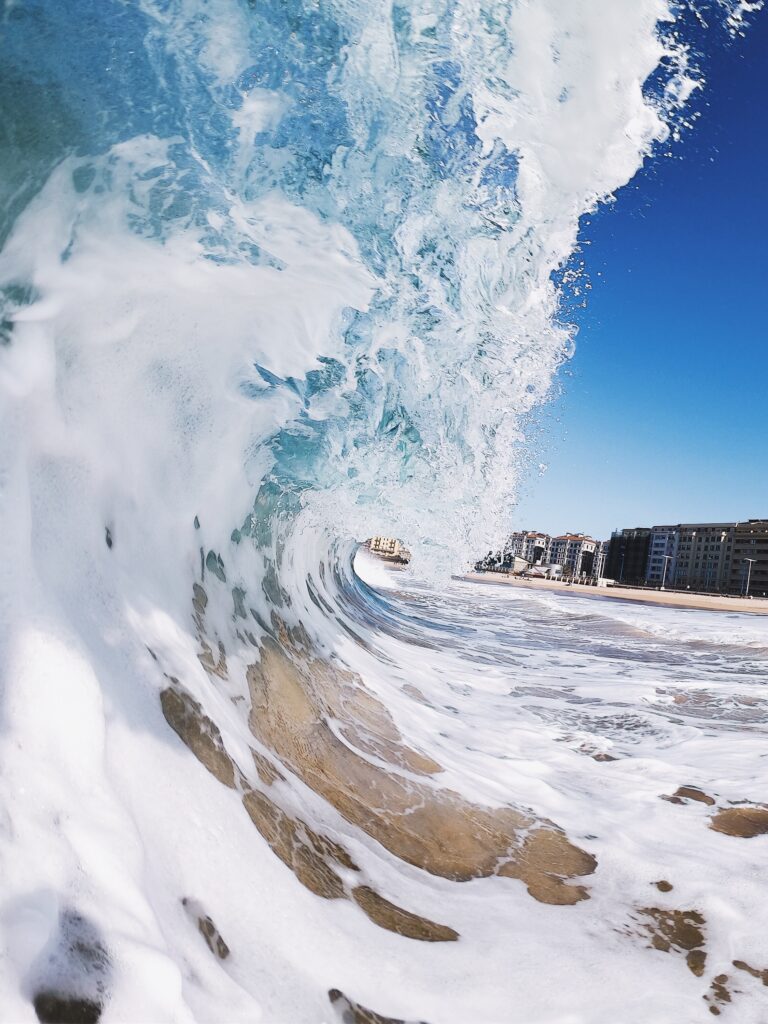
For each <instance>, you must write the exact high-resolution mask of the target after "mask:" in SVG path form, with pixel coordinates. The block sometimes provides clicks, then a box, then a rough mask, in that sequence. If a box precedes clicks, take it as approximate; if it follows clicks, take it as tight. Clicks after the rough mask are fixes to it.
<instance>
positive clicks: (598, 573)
mask: <svg viewBox="0 0 768 1024" xmlns="http://www.w3.org/2000/svg"><path fill="white" fill-rule="evenodd" d="M608 543H609V542H608V541H607V540H598V541H596V542H595V554H594V557H593V559H592V572H591V573H590V574H589V575H590V577H591V578H592V579H593V580H599V579H603V577H604V576H605V560H606V558H607V557H608Z"/></svg>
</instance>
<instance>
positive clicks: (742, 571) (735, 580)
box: [727, 519, 768, 597]
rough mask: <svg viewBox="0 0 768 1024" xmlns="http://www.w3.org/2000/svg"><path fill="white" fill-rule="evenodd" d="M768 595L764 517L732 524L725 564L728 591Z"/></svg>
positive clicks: (767, 532)
mask: <svg viewBox="0 0 768 1024" xmlns="http://www.w3.org/2000/svg"><path fill="white" fill-rule="evenodd" d="M747 582H749V594H750V596H752V597H768V519H749V520H747V522H744V523H735V524H734V528H733V539H732V547H731V558H730V564H729V566H728V587H727V588H728V591H729V592H730V593H731V594H746V592H747Z"/></svg>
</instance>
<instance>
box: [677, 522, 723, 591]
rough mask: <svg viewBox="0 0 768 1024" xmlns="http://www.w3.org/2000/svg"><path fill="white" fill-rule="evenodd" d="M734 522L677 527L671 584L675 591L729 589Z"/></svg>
mask: <svg viewBox="0 0 768 1024" xmlns="http://www.w3.org/2000/svg"><path fill="white" fill-rule="evenodd" d="M736 525H737V524H736V523H680V524H679V525H678V526H677V529H676V532H677V546H676V552H675V568H674V572H673V573H672V581H673V584H674V586H675V587H676V588H677V589H679V590H708V591H722V590H727V589H729V580H730V576H731V559H732V554H733V540H734V533H735V530H736Z"/></svg>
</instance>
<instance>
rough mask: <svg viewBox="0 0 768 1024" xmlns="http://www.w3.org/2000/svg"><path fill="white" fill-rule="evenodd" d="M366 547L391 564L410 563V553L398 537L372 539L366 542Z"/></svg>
mask: <svg viewBox="0 0 768 1024" xmlns="http://www.w3.org/2000/svg"><path fill="white" fill-rule="evenodd" d="M366 547H367V548H368V550H369V551H372V552H373V553H374V554H375V555H378V556H379V558H385V559H386V560H387V561H390V562H408V561H410V558H411V556H410V552H409V551H408V550H407V549H406V548H404V547H403V545H402V544H401V543H400V541H399V540H397V538H396V537H370V538H369V539H368V540H367V541H366Z"/></svg>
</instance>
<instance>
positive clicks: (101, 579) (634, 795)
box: [0, 0, 768, 1024]
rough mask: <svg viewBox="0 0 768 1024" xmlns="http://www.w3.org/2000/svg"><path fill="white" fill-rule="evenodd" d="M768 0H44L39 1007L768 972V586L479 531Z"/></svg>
mask: <svg viewBox="0 0 768 1024" xmlns="http://www.w3.org/2000/svg"><path fill="white" fill-rule="evenodd" d="M759 6H760V5H759V4H750V3H747V2H725V0H718V2H716V3H703V2H702V3H698V4H686V5H676V4H675V5H671V4H667V3H665V2H662V0H580V2H579V0H540V2H537V3H535V4H534V3H525V2H522V0H518V2H511V0H493V2H474V0H434V2H426V3H420V4H414V3H411V4H397V3H373V2H362V0H304V2H299V0H282V2H277V0H274V2H267V0H265V2H261V0H249V2H246V0H98V2H96V0H72V2H69V3H67V4H54V3H50V2H46V0H39V2H35V0H15V2H10V0H9V2H7V3H5V4H4V5H3V6H2V8H1V9H0V10H1V20H0V57H1V58H2V69H3V71H2V76H0V102H2V108H3V122H2V135H1V136H0V137H1V138H2V146H0V245H1V246H2V248H1V249H0V302H1V304H2V310H1V311H0V566H2V571H1V573H0V679H1V681H2V689H1V691H0V693H1V696H0V878H1V879H2V892H1V893H0V1019H1V1020H3V1021H9V1022H16V1021H20V1022H21V1021H35V1020H44V1021H47V1020H69V1019H77V1020H83V1021H95V1020H97V1019H101V1020H102V1021H104V1022H105V1024H110V1022H133V1021H135V1022H143V1021H147V1022H186V1021H211V1022H230V1021H231V1022H238V1021H241V1022H249V1024H250V1022H255V1021H263V1022H266V1024H304V1022H307V1024H315V1022H328V1024H333V1022H345V1024H349V1022H352V1024H387V1022H390V1024H391V1022H393V1021H405V1022H411V1024H415V1022H417V1021H424V1022H428V1024H453V1022H456V1024H467V1022H478V1024H496V1022H499V1024H501V1022H504V1024H506V1022H510V1024H513V1022H514V1024H534V1022H542V1024H545V1022H546V1024H609V1022H610V1024H614V1022H616V1021H617V1020H620V1021H622V1022H625V1024H632V1022H637V1024H667V1022H668V1024H679V1022H686V1024H687V1022H689V1021H690V1022H693V1021H697V1020H708V1019H711V1017H712V1016H713V1015H720V1014H722V1015H723V1016H724V1017H730V1019H732V1020H738V1021H739V1022H740V1024H741V1022H746V1024H750V1022H754V1024H762V1022H764V1021H765V1020H766V1019H768V1009H767V1007H768V988H766V985H767V984H768V944H767V942H766V938H765V936H766V934H768V928H767V927H766V925H768V918H767V915H768V911H767V910H766V906H768V903H767V902H766V900H765V895H766V885H765V868H764V865H765V859H766V853H767V852H768V851H767V847H766V844H768V835H766V834H765V827H766V817H768V810H767V809H766V807H765V802H766V800H768V794H766V786H767V781H766V780H768V763H766V757H767V756H768V755H766V753H765V750H766V745H765V730H766V709H767V708H768V696H766V692H765V688H766V682H768V641H767V640H766V632H765V627H764V625H763V624H762V622H761V620H760V619H759V618H758V617H751V616H747V615H719V614H718V615H714V614H704V613H701V612H693V611H682V610H677V609H670V608H645V607H642V608H641V607H637V606H629V605H624V604H622V603H620V602H616V601H610V602H609V601H589V602H586V601H578V600H576V599H572V598H568V597H562V596H558V595H556V594H546V595H543V594H537V593H533V592H526V593H517V592H515V593H511V592H510V591H509V589H508V588H506V589H505V588H502V587H499V588H490V587H474V586H472V585H470V584H467V583H462V582H460V581H457V580H453V579H452V578H451V574H452V572H453V571H455V570H457V569H461V568H462V567H463V566H464V565H465V564H466V562H467V560H468V559H469V558H471V557H472V556H474V555H476V554H477V552H478V551H482V550H487V547H488V543H489V538H492V537H498V536H500V535H501V534H502V533H503V531H504V530H505V529H506V527H507V523H508V519H509V514H510V509H511V507H512V505H513V502H514V498H515V492H516V487H517V483H518V479H519V474H520V473H521V472H523V471H524V468H525V464H526V459H527V458H528V449H527V448H526V437H525V428H526V424H527V423H528V422H529V421H530V417H531V414H532V413H535V411H536V410H537V409H538V408H540V407H541V406H542V405H543V404H544V403H546V401H547V400H548V398H550V397H551V395H552V392H553V389H554V388H555V387H556V386H557V385H556V381H557V371H558V369H559V368H560V367H561V366H562V365H563V363H564V362H566V361H567V359H568V358H569V356H570V354H571V352H572V350H573V332H572V330H571V329H570V328H569V327H568V326H567V324H565V323H564V322H563V320H564V317H563V315H562V313H561V310H562V308H563V297H564V289H565V288H569V289H575V290H579V289H583V288H585V287H586V282H583V281H581V280H580V278H579V277H578V275H577V274H576V273H575V272H573V271H572V269H571V268H572V266H573V264H572V263H571V262H570V261H571V258H572V256H573V253H574V250H575V248H576V246H577V244H578V228H579V219H580V217H581V216H582V215H584V214H585V213H588V212H589V211H591V210H593V209H594V208H595V207H596V205H597V204H599V203H601V202H607V201H610V200H611V198H612V197H613V195H614V194H615V193H616V191H617V190H618V189H620V188H621V187H622V186H623V185H625V184H626V183H627V182H628V181H630V180H631V179H632V177H633V175H634V174H635V173H636V172H637V170H638V169H639V168H640V167H641V166H642V164H643V162H644V161H646V160H650V159H654V158H655V157H657V156H658V155H660V154H662V153H664V152H666V151H667V148H668V147H669V146H670V145H673V144H674V140H675V138H676V137H677V136H678V135H679V133H680V132H681V131H684V130H688V128H687V125H688V119H689V113H690V111H689V104H690V101H691V97H692V96H693V95H695V94H696V93H697V92H698V90H699V89H700V88H701V87H702V85H703V80H702V73H701V71H700V67H701V66H702V64H703V63H705V61H704V60H703V58H700V55H699V54H698V52H697V51H698V49H699V48H701V47H702V46H705V45H719V44H720V42H722V39H723V38H724V37H730V36H738V34H739V33H740V32H742V31H744V30H745V29H746V27H747V26H748V22H749V19H750V17H751V16H752V15H753V14H754V13H755V11H756V10H758V8H759ZM704 23H707V24H709V25H710V26H718V28H717V30H716V28H715V27H711V28H710V29H709V30H708V32H709V35H707V33H706V32H704V33H703V36H702V32H703V30H702V25H703V24H704ZM374 533H384V534H391V535H394V536H399V537H401V538H402V539H403V540H404V541H405V542H406V543H407V545H408V546H409V548H411V550H412V551H413V553H414V560H413V562H412V564H411V566H410V567H409V568H408V569H407V570H393V569H385V568H384V567H383V566H382V565H381V564H379V563H377V562H373V561H371V560H370V559H369V558H367V557H366V556H365V555H364V554H362V553H361V551H360V550H359V548H358V542H359V541H361V540H362V539H364V538H365V537H367V536H369V535H371V534H374Z"/></svg>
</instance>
